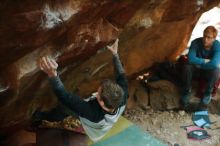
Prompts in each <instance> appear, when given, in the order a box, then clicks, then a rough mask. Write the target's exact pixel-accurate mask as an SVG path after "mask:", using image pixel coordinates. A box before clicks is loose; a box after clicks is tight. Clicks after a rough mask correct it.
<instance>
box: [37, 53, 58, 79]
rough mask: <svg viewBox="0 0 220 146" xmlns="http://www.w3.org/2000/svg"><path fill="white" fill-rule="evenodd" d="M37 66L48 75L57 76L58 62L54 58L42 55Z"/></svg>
mask: <svg viewBox="0 0 220 146" xmlns="http://www.w3.org/2000/svg"><path fill="white" fill-rule="evenodd" d="M38 66H39V68H40V69H41V70H42V71H43V72H45V73H46V74H47V75H48V76H49V77H55V76H57V67H58V64H57V63H56V61H55V60H54V59H52V58H49V57H48V56H44V57H42V58H40V60H39V62H38Z"/></svg>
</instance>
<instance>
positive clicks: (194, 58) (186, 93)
mask: <svg viewBox="0 0 220 146" xmlns="http://www.w3.org/2000/svg"><path fill="white" fill-rule="evenodd" d="M216 37H217V30H216V28H215V27H214V26H208V27H206V28H205V30H204V32H203V37H201V38H197V39H195V40H193V41H192V43H191V45H190V48H189V53H188V63H186V64H185V65H184V67H183V68H184V69H183V87H182V89H181V101H182V104H183V106H184V108H186V107H187V106H188V105H189V98H190V93H191V86H192V77H193V76H195V75H196V76H199V78H201V79H203V80H205V81H206V83H207V84H206V88H205V91H204V95H203V97H202V99H201V102H200V103H201V105H203V106H207V105H208V104H209V103H210V101H211V98H212V94H211V93H212V90H213V87H214V85H215V82H216V81H217V80H218V78H219V73H220V72H219V65H220V43H219V41H218V40H216Z"/></svg>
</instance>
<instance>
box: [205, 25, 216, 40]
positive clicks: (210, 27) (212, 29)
mask: <svg viewBox="0 0 220 146" xmlns="http://www.w3.org/2000/svg"><path fill="white" fill-rule="evenodd" d="M207 33H212V34H213V35H214V37H215V38H216V37H217V34H218V30H217V29H216V28H215V27H214V26H207V27H206V28H205V30H204V32H203V34H204V35H205V34H207Z"/></svg>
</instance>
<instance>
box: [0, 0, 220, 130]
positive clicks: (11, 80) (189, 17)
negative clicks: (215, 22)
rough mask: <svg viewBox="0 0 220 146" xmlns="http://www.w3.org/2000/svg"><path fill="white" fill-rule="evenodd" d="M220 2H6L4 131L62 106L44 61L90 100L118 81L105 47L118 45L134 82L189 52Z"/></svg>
mask: <svg viewBox="0 0 220 146" xmlns="http://www.w3.org/2000/svg"><path fill="white" fill-rule="evenodd" d="M218 4H219V0H213V1H209V0H195V1H175V0H163V1H161V0H149V1H146V0H127V1H120V0H118V1H117V0H104V1H101V2H100V1H98V0H63V1H53V0H46V1H39V0H32V1H28V0H23V1H19V0H1V2H0V13H1V17H0V44H1V45H0V60H1V61H0V109H1V110H0V129H2V130H0V131H1V132H4V129H7V130H8V128H9V127H13V126H18V125H20V124H22V123H24V122H25V121H26V120H27V119H29V118H30V116H31V114H32V112H33V111H35V110H36V109H37V108H41V109H44V110H47V109H50V108H52V107H54V106H55V104H56V103H57V101H56V98H55V97H54V95H53V94H52V93H51V91H50V88H49V87H48V82H47V77H46V75H45V74H43V73H42V72H41V71H39V69H38V68H37V66H36V62H37V60H38V58H39V57H40V56H43V55H49V56H51V57H54V58H56V59H57V61H58V63H59V66H60V68H59V70H60V76H61V78H62V79H63V81H64V83H65V86H66V87H67V89H68V90H70V91H77V92H78V93H79V94H80V95H82V96H86V95H88V94H90V93H91V92H94V91H95V90H96V88H97V87H98V84H99V83H100V81H101V80H102V79H104V78H109V77H110V78H112V77H113V70H112V65H111V64H112V63H111V54H110V53H109V52H108V51H106V49H105V46H106V44H108V43H110V42H112V41H113V40H115V39H116V38H119V39H120V43H119V52H120V56H121V60H122V62H123V64H124V67H125V70H126V73H127V76H128V77H132V76H133V75H135V74H137V73H139V72H141V71H143V70H144V69H145V68H148V67H150V66H151V65H152V64H153V63H155V62H162V61H164V60H165V59H175V57H176V56H177V55H179V54H180V53H181V51H183V50H184V49H185V48H186V44H187V41H188V40H189V36H190V34H191V32H192V29H193V27H194V26H195V24H196V22H197V20H198V19H199V17H200V15H201V14H202V13H203V12H205V11H207V10H209V9H211V8H212V7H214V6H216V5H218Z"/></svg>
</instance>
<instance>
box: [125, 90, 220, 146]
mask: <svg viewBox="0 0 220 146" xmlns="http://www.w3.org/2000/svg"><path fill="white" fill-rule="evenodd" d="M218 96H220V94H219V92H218ZM125 117H127V118H128V119H129V120H131V121H132V122H134V123H135V124H137V125H139V126H140V127H141V128H143V129H144V130H146V131H147V132H149V133H151V134H152V135H153V136H155V137H156V138H158V139H160V140H162V141H164V142H165V143H167V144H168V145H171V146H173V145H175V144H178V145H179V146H220V129H206V130H207V131H208V133H209V135H211V138H210V139H206V140H203V141H194V140H190V139H187V135H186V130H185V129H184V128H181V126H188V125H193V121H192V113H186V112H185V111H182V110H179V111H172V110H170V111H163V112H162V111H154V110H153V109H152V108H150V107H149V108H148V109H145V110H143V109H140V108H135V109H130V110H126V112H125ZM209 118H210V120H211V122H214V121H218V122H220V115H217V114H210V115H209ZM178 145H176V146H178Z"/></svg>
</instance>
